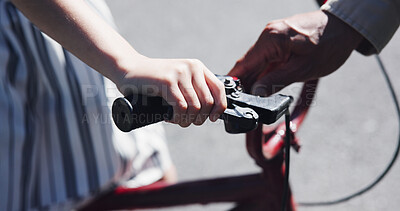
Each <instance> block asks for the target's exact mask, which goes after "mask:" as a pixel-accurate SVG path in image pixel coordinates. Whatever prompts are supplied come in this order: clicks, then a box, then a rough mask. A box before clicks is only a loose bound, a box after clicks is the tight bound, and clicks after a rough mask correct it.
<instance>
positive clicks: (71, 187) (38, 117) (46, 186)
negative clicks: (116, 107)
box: [0, 0, 171, 210]
mask: <svg viewBox="0 0 400 211" xmlns="http://www.w3.org/2000/svg"><path fill="white" fill-rule="evenodd" d="M87 2H88V3H89V4H91V5H92V6H93V7H94V9H95V10H97V11H98V12H99V13H100V14H101V15H102V16H103V17H104V18H105V19H107V20H108V21H109V22H110V23H112V22H111V16H110V13H109V11H108V9H107V7H106V5H105V3H104V2H103V1H96V0H92V1H87ZM0 29H1V33H0V210H42V209H69V208H71V206H75V205H76V203H79V202H80V201H82V200H84V199H87V198H88V197H89V196H93V195H95V194H96V193H98V192H99V191H101V190H103V189H105V188H108V187H111V186H113V185H115V184H116V183H121V182H125V181H127V180H128V179H132V178H133V180H131V181H130V182H129V183H128V184H131V185H134V186H136V185H143V184H146V183H150V182H153V181H155V180H157V179H159V178H160V177H161V175H162V171H163V170H164V169H165V168H168V167H169V165H171V161H170V158H169V154H168V150H167V148H166V146H165V143H164V141H165V140H164V132H163V129H162V128H161V126H160V125H158V126H153V127H147V128H144V129H142V130H138V131H135V132H133V133H130V134H124V133H122V132H119V131H118V130H117V129H116V128H115V126H114V125H113V123H112V121H111V118H110V110H109V104H110V102H112V100H113V99H114V98H115V97H117V94H116V93H117V91H116V88H115V86H113V85H112V84H111V83H110V82H109V81H108V80H105V79H104V78H103V77H102V76H101V75H100V74H99V73H97V72H96V71H94V70H92V69H91V68H90V67H88V66H87V65H85V64H84V63H82V62H81V61H80V60H78V59H77V58H76V57H74V56H73V55H72V54H70V53H69V52H67V51H66V50H65V49H63V48H62V47H61V46H60V45H58V44H57V43H56V42H55V41H53V40H52V39H50V38H49V37H47V36H46V35H44V34H43V33H41V32H40V31H39V30H38V29H37V28H36V27H35V26H33V25H32V24H31V23H30V22H29V21H28V20H27V19H26V18H25V17H24V16H23V15H22V13H20V12H19V11H18V10H17V9H16V8H15V7H14V6H13V5H12V4H11V3H9V2H8V1H7V0H0ZM110 95H111V97H110V99H108V96H110ZM135 178H138V179H137V180H135ZM139 178H140V179H139Z"/></svg>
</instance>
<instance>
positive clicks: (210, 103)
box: [117, 57, 227, 127]
mask: <svg viewBox="0 0 400 211" xmlns="http://www.w3.org/2000/svg"><path fill="white" fill-rule="evenodd" d="M124 69H125V70H126V72H127V73H126V75H125V76H124V77H123V79H122V80H121V81H120V82H119V83H117V86H118V88H119V89H120V91H121V92H122V93H125V94H126V92H133V93H142V94H145V95H149V96H161V97H163V98H164V99H165V100H166V101H167V102H168V103H169V104H170V105H172V106H173V113H174V115H173V118H172V119H171V122H173V123H177V124H179V125H180V126H182V127H187V126H189V125H190V124H191V123H194V124H195V125H201V124H203V123H204V121H205V120H206V119H207V117H209V118H210V120H211V121H216V120H217V119H218V118H219V116H220V115H221V114H222V112H223V111H224V110H225V109H226V106H227V102H226V95H225V87H224V84H223V83H222V82H221V81H220V80H219V79H218V78H217V77H216V76H215V75H214V74H213V73H212V72H211V71H210V70H208V69H207V67H206V66H205V65H204V64H203V63H202V62H200V61H199V60H196V59H150V58H147V57H142V58H141V59H138V60H137V61H136V62H135V63H134V66H130V67H129V66H128V67H127V68H124Z"/></svg>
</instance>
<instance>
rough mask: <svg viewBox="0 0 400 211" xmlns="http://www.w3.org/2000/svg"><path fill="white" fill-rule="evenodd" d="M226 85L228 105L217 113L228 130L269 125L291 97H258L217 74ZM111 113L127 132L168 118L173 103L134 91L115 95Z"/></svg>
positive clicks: (288, 103) (247, 129)
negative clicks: (261, 124) (133, 92)
mask: <svg viewBox="0 0 400 211" xmlns="http://www.w3.org/2000/svg"><path fill="white" fill-rule="evenodd" d="M217 77H218V79H219V80H221V81H222V82H223V83H224V85H225V92H226V96H227V101H228V107H227V109H226V110H225V111H224V113H223V114H222V115H221V116H220V119H222V120H224V123H225V130H226V131H227V132H228V133H246V132H249V131H251V130H253V129H255V128H256V127H257V125H258V122H261V123H264V124H272V123H274V122H276V121H277V120H278V119H279V118H280V117H281V116H282V115H283V114H284V113H285V111H286V110H287V109H288V107H289V105H290V103H291V102H292V97H290V96H286V95H281V94H277V95H273V96H270V97H259V96H255V95H250V94H246V93H244V92H243V89H242V87H241V84H240V80H239V79H237V78H235V77H231V76H220V75H217ZM112 114H113V115H112V116H113V119H114V122H115V124H116V125H117V127H118V128H119V129H120V130H122V131H124V132H129V131H131V130H134V129H136V128H140V127H143V126H146V125H150V124H153V123H157V122H160V121H164V120H170V119H171V118H172V115H173V109H172V106H171V105H169V104H168V103H167V102H166V101H165V100H164V99H163V98H162V97H150V96H146V95H141V94H136V95H128V96H126V97H121V98H118V99H116V100H115V101H114V103H113V106H112Z"/></svg>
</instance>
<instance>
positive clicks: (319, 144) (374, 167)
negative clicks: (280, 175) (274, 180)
mask: <svg viewBox="0 0 400 211" xmlns="http://www.w3.org/2000/svg"><path fill="white" fill-rule="evenodd" d="M107 2H108V4H109V6H110V8H111V10H112V12H113V14H114V17H115V19H116V23H117V25H118V27H119V29H120V31H121V33H122V35H123V36H124V37H125V38H126V39H127V40H128V41H129V42H130V43H131V44H132V45H133V46H134V47H135V49H137V50H138V51H139V52H140V53H142V54H144V55H146V56H148V57H159V58H198V59H200V60H201V61H203V63H205V64H206V65H207V67H208V68H209V69H210V70H212V71H213V72H214V73H217V74H226V73H227V72H228V71H229V70H230V68H231V67H232V66H233V64H234V63H235V61H236V60H237V59H238V58H240V57H241V56H242V55H243V54H244V53H245V52H246V51H247V49H248V48H249V47H250V46H251V45H252V44H253V43H254V42H255V40H256V39H257V37H258V35H259V34H260V32H261V31H262V29H263V28H264V26H265V25H266V23H267V22H269V21H271V20H274V19H279V18H284V17H287V16H290V15H294V14H296V13H302V12H307V11H312V10H315V9H316V6H315V4H314V1H311V0H303V1H298V0H280V1H266V0H263V1H260V0H253V1H244V0H242V1H238V0H218V1H210V0H191V1H184V0H169V1H155V0H146V1H144V0H142V1H137V0H119V1H115V0H108V1H107ZM399 49H400V34H399V33H397V34H396V35H395V36H394V38H393V39H392V41H391V42H390V43H389V45H388V46H387V47H386V48H385V49H384V51H383V52H382V53H381V56H382V58H383V60H384V62H385V64H386V66H387V68H388V71H389V74H390V76H391V78H392V80H393V83H394V84H395V89H396V91H397V92H398V93H400V84H399V81H400V71H399V70H400V52H399V51H398V50H399ZM293 90H296V87H295V86H292V87H289V88H288V89H285V90H283V93H293ZM317 94H318V95H317V98H316V103H315V105H314V106H313V107H312V109H311V112H310V114H309V115H308V117H307V119H306V122H305V124H304V126H303V127H302V129H301V130H300V133H299V134H298V136H299V138H300V139H301V141H302V148H301V152H300V153H299V154H295V153H293V156H292V159H291V162H292V163H291V175H290V180H291V185H292V189H293V192H294V196H295V199H296V201H319V200H329V199H335V198H337V197H341V196H344V195H347V194H349V193H352V192H354V191H355V190H358V189H359V188H361V187H364V186H365V185H367V184H369V183H370V182H371V181H372V180H373V179H374V178H375V177H377V176H378V174H379V173H380V172H381V171H382V170H383V169H384V168H385V166H386V165H387V163H388V162H389V161H390V158H391V156H392V154H393V151H394V148H395V146H396V141H397V140H396V139H397V136H398V133H399V132H398V128H399V125H398V122H397V118H396V113H395V110H394V106H393V103H392V100H391V98H390V95H389V92H388V89H387V86H386V84H385V82H384V80H383V77H382V74H381V73H380V71H379V69H378V65H377V63H376V61H375V59H374V57H364V56H361V55H360V54H358V53H353V54H352V56H351V58H350V59H349V60H348V61H347V62H346V63H345V64H344V65H343V66H342V67H341V68H340V69H339V70H338V71H336V72H335V73H333V74H331V75H329V76H328V77H325V78H323V79H322V81H321V83H320V86H319V89H318V93H317ZM165 127H166V130H167V135H168V139H169V143H168V144H169V147H170V151H171V154H172V157H173V160H174V162H175V164H176V167H177V169H178V173H179V178H180V180H182V181H187V180H193V179H199V178H213V177H218V176H227V175H239V174H247V173H253V172H257V171H258V169H257V167H256V166H255V165H254V164H253V161H252V160H251V159H250V158H249V156H248V155H247V153H246V150H245V147H244V135H229V134H227V133H225V132H224V128H223V124H222V122H218V123H211V122H207V123H206V124H205V125H203V126H200V127H197V126H191V127H189V128H186V129H182V128H179V127H178V126H175V125H170V124H165ZM399 179H400V163H399V162H397V163H396V164H395V166H394V167H393V169H392V171H391V172H390V173H389V174H388V175H387V177H386V178H385V179H384V180H383V182H381V183H380V184H379V185H378V186H377V187H376V188H374V189H372V190H371V191H369V192H368V193H366V194H364V195H362V196H360V197H358V198H356V199H354V200H351V201H349V202H346V203H343V204H340V205H336V206H330V207H316V208H305V207H299V210H300V211H304V210H312V211H314V210H318V211H319V210H321V211H336V210H352V211H353V210H365V211H369V210H371V211H372V210H373V211H375V210H399V208H398V207H399V205H400V201H399V196H398V195H399V194H400V181H399ZM230 206H231V205H230V204H220V205H195V206H189V207H178V208H172V209H168V210H226V209H228V208H229V207H230Z"/></svg>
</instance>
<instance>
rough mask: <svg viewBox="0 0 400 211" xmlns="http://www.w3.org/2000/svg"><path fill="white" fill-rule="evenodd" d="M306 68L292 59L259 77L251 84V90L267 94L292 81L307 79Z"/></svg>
mask: <svg viewBox="0 0 400 211" xmlns="http://www.w3.org/2000/svg"><path fill="white" fill-rule="evenodd" d="M307 68H310V67H307V66H306V65H302V64H301V63H300V61H299V60H298V59H293V60H291V61H290V62H288V63H287V64H284V65H282V66H279V68H277V69H275V70H273V71H270V72H268V73H267V74H264V75H263V76H262V77H260V78H259V79H258V80H257V81H256V82H255V83H254V85H253V86H252V90H251V92H252V93H253V94H254V95H258V96H269V95H271V94H274V93H276V92H278V91H280V90H281V89H283V88H285V87H286V86H288V85H290V84H292V83H294V82H299V81H305V80H308V79H309V78H308V77H309V75H308V74H307Z"/></svg>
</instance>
